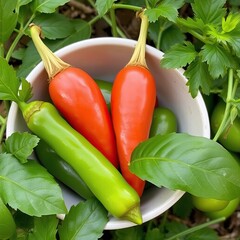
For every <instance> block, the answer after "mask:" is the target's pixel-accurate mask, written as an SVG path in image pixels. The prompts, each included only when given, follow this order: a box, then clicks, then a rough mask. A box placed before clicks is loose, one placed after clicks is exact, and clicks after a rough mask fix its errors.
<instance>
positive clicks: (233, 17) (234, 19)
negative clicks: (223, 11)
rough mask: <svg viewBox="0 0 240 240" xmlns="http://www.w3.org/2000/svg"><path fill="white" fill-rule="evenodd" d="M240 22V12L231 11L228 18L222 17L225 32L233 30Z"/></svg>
mask: <svg viewBox="0 0 240 240" xmlns="http://www.w3.org/2000/svg"><path fill="white" fill-rule="evenodd" d="M239 23H240V14H239V13H229V15H228V16H227V17H226V18H223V19H222V29H223V31H224V32H231V31H232V30H234V29H235V28H236V27H237V25H238V24H239Z"/></svg>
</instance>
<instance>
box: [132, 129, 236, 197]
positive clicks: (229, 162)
mask: <svg viewBox="0 0 240 240" xmlns="http://www.w3.org/2000/svg"><path fill="white" fill-rule="evenodd" d="M130 170H131V171H132V172H133V173H134V174H136V175H138V176H139V177H140V178H142V179H144V180H147V181H149V182H151V183H153V184H155V185H156V186H159V187H161V186H164V187H166V188H169V189H174V190H177V189H178V190H182V191H185V192H188V193H190V194H192V195H195V196H199V197H205V198H215V199H225V200H231V199H234V198H236V197H239V196H240V178H239V176H240V165H239V164H238V162H237V161H236V160H235V159H234V158H233V157H232V155H231V154H230V153H229V152H228V151H227V150H226V149H225V148H223V146H222V145H220V144H219V143H217V142H215V141H213V140H210V139H208V138H205V137H199V136H191V135H189V134H186V133H171V134H166V135H163V136H159V135H158V136H155V137H153V138H150V139H148V140H147V141H145V142H143V143H141V144H139V145H138V146H137V148H136V149H135V150H134V151H133V154H132V160H131V163H130Z"/></svg>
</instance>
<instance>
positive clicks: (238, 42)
mask: <svg viewBox="0 0 240 240" xmlns="http://www.w3.org/2000/svg"><path fill="white" fill-rule="evenodd" d="M228 35H229V38H228V39H227V41H228V43H229V45H230V46H231V47H232V49H233V51H234V53H235V54H236V56H237V57H239V58H240V37H239V36H240V24H239V25H238V26H237V27H236V28H235V29H234V30H233V31H231V32H229V33H228Z"/></svg>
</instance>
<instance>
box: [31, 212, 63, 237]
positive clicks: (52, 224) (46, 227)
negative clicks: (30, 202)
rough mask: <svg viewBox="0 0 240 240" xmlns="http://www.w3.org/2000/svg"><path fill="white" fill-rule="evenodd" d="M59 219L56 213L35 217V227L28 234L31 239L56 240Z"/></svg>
mask: <svg viewBox="0 0 240 240" xmlns="http://www.w3.org/2000/svg"><path fill="white" fill-rule="evenodd" d="M58 223H59V220H58V219H57V217H56V216H55V215H48V216H43V217H41V218H39V217H34V227H33V229H32V231H31V233H30V234H29V236H28V239H29V240H42V239H45V240H55V239H56V234H57V225H58Z"/></svg>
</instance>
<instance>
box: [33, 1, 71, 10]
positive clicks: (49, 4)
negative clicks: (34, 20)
mask: <svg viewBox="0 0 240 240" xmlns="http://www.w3.org/2000/svg"><path fill="white" fill-rule="evenodd" d="M67 2H69V0H57V1H56V0H55V1H53V0H34V1H33V3H32V10H33V12H35V13H36V12H40V13H53V12H55V11H56V8H58V7H60V6H62V5H64V4H65V3H67Z"/></svg>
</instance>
